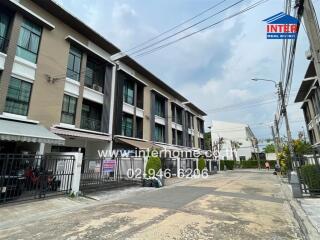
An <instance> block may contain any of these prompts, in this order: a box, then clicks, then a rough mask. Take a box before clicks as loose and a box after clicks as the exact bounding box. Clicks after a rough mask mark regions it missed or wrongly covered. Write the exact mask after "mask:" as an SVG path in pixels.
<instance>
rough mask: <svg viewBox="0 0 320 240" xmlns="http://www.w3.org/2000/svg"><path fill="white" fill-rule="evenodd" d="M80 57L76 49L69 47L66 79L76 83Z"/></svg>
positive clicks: (78, 74) (80, 54)
mask: <svg viewBox="0 0 320 240" xmlns="http://www.w3.org/2000/svg"><path fill="white" fill-rule="evenodd" d="M81 57H82V53H81V51H80V50H78V49H77V48H75V47H73V46H70V51H69V58H68V66H67V77H68V78H71V79H73V80H76V81H80V69H81Z"/></svg>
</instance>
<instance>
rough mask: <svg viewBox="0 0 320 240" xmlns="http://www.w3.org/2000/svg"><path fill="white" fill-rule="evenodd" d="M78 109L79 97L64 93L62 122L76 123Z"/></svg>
mask: <svg viewBox="0 0 320 240" xmlns="http://www.w3.org/2000/svg"><path fill="white" fill-rule="evenodd" d="M76 109H77V98H75V97H71V96H69V95H64V97H63V104H62V113H61V122H62V123H67V124H71V125H74V123H75V116H76Z"/></svg>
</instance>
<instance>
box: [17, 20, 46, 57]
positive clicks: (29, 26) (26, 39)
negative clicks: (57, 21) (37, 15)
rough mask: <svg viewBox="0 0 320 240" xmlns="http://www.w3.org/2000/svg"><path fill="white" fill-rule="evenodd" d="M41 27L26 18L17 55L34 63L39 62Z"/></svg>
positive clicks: (21, 30)
mask: <svg viewBox="0 0 320 240" xmlns="http://www.w3.org/2000/svg"><path fill="white" fill-rule="evenodd" d="M41 31H42V29H41V27H40V26H38V25H36V24H34V23H32V22H30V21H28V20H26V19H24V20H23V23H22V26H21V29H20V35H19V39H18V47H17V53H16V55H17V56H18V57H21V58H23V59H25V60H28V61H30V62H32V63H36V62H37V57H38V50H39V45H40V38H41Z"/></svg>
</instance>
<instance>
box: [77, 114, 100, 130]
mask: <svg viewBox="0 0 320 240" xmlns="http://www.w3.org/2000/svg"><path fill="white" fill-rule="evenodd" d="M81 128H82V129H86V130H90V131H95V132H100V131H101V120H97V119H93V118H87V117H82V118H81Z"/></svg>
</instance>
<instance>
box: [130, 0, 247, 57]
mask: <svg viewBox="0 0 320 240" xmlns="http://www.w3.org/2000/svg"><path fill="white" fill-rule="evenodd" d="M243 1H245V0H239V1H237V2H235V3H233V4H231V5H229V6H228V7H226V8H224V9H222V10H220V11H218V12H216V13H214V14H211V15H210V16H208V17H206V18H204V19H202V20H201V21H198V22H196V23H194V24H192V25H190V26H188V27H186V28H183V29H182V30H180V31H178V32H176V33H173V34H171V35H169V36H167V37H165V38H162V39H160V40H158V41H156V42H154V43H152V44H149V45H147V46H145V47H143V48H140V49H138V50H136V51H134V52H133V53H131V54H130V55H131V56H133V55H136V54H139V52H142V51H143V50H146V49H149V48H151V47H153V46H155V45H157V44H159V43H161V42H164V41H166V40H168V39H170V38H172V37H174V36H176V35H179V34H180V33H183V32H185V31H187V30H189V29H191V28H193V27H195V26H197V25H199V24H201V23H203V22H206V21H208V20H209V19H211V18H213V17H215V16H217V15H219V14H221V13H223V12H225V11H227V10H229V9H231V8H233V7H234V6H236V5H238V4H240V3H241V2H243Z"/></svg>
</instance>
